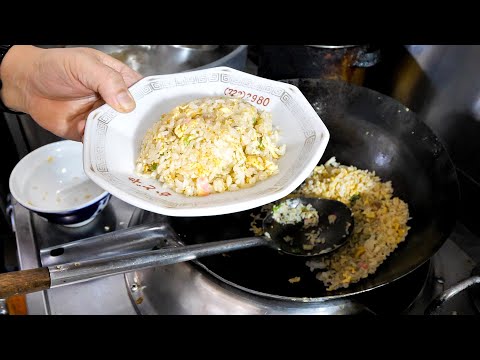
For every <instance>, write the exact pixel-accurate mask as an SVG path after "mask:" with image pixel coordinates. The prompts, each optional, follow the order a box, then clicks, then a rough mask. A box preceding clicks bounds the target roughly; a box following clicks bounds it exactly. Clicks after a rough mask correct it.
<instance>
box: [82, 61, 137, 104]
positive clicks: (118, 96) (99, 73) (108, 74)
mask: <svg viewBox="0 0 480 360" xmlns="http://www.w3.org/2000/svg"><path fill="white" fill-rule="evenodd" d="M94 64H95V65H94V66H93V67H91V68H89V69H87V70H88V72H87V74H89V75H87V76H86V77H85V78H84V79H85V82H86V84H85V85H86V86H87V87H89V88H90V89H92V90H93V91H95V92H97V93H99V94H100V96H101V97H102V98H103V100H104V101H105V102H106V103H107V104H108V105H110V106H111V107H113V108H114V109H115V110H117V111H119V112H130V111H132V110H133V109H135V100H134V99H133V97H132V95H131V94H130V92H129V91H128V86H127V84H126V83H125V80H124V79H123V76H122V75H121V74H120V73H119V72H118V71H116V70H114V69H113V68H111V67H109V66H107V65H105V64H103V63H101V62H94Z"/></svg>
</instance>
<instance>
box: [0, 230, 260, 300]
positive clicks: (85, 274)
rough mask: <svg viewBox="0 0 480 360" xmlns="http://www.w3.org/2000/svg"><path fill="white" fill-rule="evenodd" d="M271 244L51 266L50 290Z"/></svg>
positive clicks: (250, 242)
mask: <svg viewBox="0 0 480 360" xmlns="http://www.w3.org/2000/svg"><path fill="white" fill-rule="evenodd" d="M269 243H270V241H269V240H268V239H266V238H263V237H247V238H241V239H234V240H222V241H215V242H211V243H207V244H197V245H189V246H182V247H178V248H168V249H160V250H155V251H151V252H149V253H147V254H145V253H143V254H129V255H122V256H117V257H113V258H105V259H96V260H87V261H80V262H73V263H68V264H64V265H56V266H50V267H49V268H48V269H49V271H50V279H51V285H50V287H52V288H53V287H57V286H62V285H67V284H74V283H79V282H82V281H86V280H89V279H94V278H99V277H104V276H111V275H116V274H121V273H126V272H130V271H134V270H140V269H147V268H151V267H155V266H162V265H170V264H175V263H179V262H184V261H189V260H193V259H197V258H200V257H203V256H209V255H215V254H221V253H225V252H229V251H234V250H241V249H246V248H251V247H255V246H262V245H268V244H269ZM0 297H1V294H0Z"/></svg>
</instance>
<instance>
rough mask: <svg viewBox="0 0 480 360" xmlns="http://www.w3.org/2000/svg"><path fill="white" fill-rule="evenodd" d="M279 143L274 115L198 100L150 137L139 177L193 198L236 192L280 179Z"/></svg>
mask: <svg viewBox="0 0 480 360" xmlns="http://www.w3.org/2000/svg"><path fill="white" fill-rule="evenodd" d="M278 140H279V133H278V131H277V130H275V129H274V128H273V125H272V116H271V113H269V112H267V111H261V110H258V109H257V108H256V107H255V106H253V105H252V104H250V103H249V102H247V101H245V100H242V99H235V98H230V97H210V98H202V99H197V100H194V101H191V102H189V103H186V104H182V105H180V106H177V107H175V108H174V109H173V110H172V111H170V112H169V113H167V114H164V115H162V118H161V120H160V121H158V122H157V123H155V124H154V125H153V127H152V128H150V129H149V130H148V131H147V133H146V135H145V137H144V139H143V142H142V146H141V152H140V155H139V157H138V160H137V165H136V171H137V173H138V174H140V175H143V176H148V177H151V178H154V179H157V180H158V181H159V182H161V183H163V184H165V185H166V186H167V187H169V188H171V189H173V190H174V191H176V192H178V193H182V194H185V195H188V196H203V195H208V194H210V193H220V192H224V191H234V190H238V189H241V188H245V187H250V186H252V185H254V184H255V183H257V182H258V181H261V180H265V179H267V178H268V177H270V176H272V175H275V174H277V173H278V171H279V169H278V164H277V161H278V159H279V158H280V157H281V156H282V155H283V154H284V153H285V145H282V146H279V145H278V144H277V143H278Z"/></svg>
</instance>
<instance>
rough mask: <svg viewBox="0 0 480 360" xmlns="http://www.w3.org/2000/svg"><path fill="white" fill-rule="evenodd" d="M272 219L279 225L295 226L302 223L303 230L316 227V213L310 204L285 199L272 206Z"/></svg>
mask: <svg viewBox="0 0 480 360" xmlns="http://www.w3.org/2000/svg"><path fill="white" fill-rule="evenodd" d="M272 218H273V219H274V220H275V221H276V222H278V223H279V224H297V223H299V222H302V221H303V227H304V228H305V229H307V228H309V227H312V226H316V225H318V212H317V210H316V209H315V208H314V207H313V206H312V204H307V205H305V204H302V203H300V202H297V201H294V200H291V199H287V200H285V201H282V202H281V203H280V204H277V205H274V206H273V211H272Z"/></svg>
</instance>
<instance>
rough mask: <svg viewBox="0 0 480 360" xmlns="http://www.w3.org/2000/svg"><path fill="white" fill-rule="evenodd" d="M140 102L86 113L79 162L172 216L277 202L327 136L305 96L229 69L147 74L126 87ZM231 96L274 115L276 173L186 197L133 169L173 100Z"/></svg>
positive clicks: (114, 188)
mask: <svg viewBox="0 0 480 360" xmlns="http://www.w3.org/2000/svg"><path fill="white" fill-rule="evenodd" d="M130 91H131V93H132V95H133V97H134V98H135V100H136V102H137V107H136V109H135V110H134V111H133V112H131V113H128V114H122V113H119V112H116V111H115V110H113V109H112V108H111V107H110V106H108V105H103V106H101V107H100V108H98V109H96V110H94V111H93V112H92V113H90V115H89V116H88V120H87V126H86V129H85V136H84V153H83V162H84V170H85V172H86V174H87V175H88V176H89V177H90V178H91V179H92V180H93V181H94V182H95V183H97V184H98V185H99V186H101V187H102V188H104V189H105V190H107V191H108V192H110V193H111V194H113V195H114V196H116V197H118V198H119V199H121V200H123V201H125V202H127V203H130V204H132V205H134V206H137V207H139V208H142V209H145V210H147V211H151V212H155V213H159V214H164V215H169V216H210V215H220V214H228V213H233V212H239V211H243V210H247V209H252V208H255V207H258V206H262V205H264V204H267V203H269V202H272V201H275V200H278V199H280V198H282V197H284V196H286V195H288V194H289V193H291V192H292V191H293V190H295V188H297V187H298V186H299V185H300V184H301V183H302V182H303V181H304V180H305V179H306V178H307V177H308V176H309V175H310V173H311V171H312V170H313V169H314V167H315V166H316V165H317V163H318V162H319V161H320V158H321V157H322V155H323V153H324V151H325V149H326V147H327V143H328V141H329V139H330V134H329V132H328V130H327V128H326V126H325V124H324V123H323V122H322V120H321V119H320V117H319V116H318V115H317V113H316V112H315V110H314V109H313V108H312V106H311V105H310V103H309V102H308V101H307V99H305V97H304V96H303V94H302V93H301V92H300V90H298V88H296V87H295V86H292V85H290V84H286V83H282V82H279V81H273V80H268V79H264V78H261V77H258V76H254V75H251V74H247V73H244V72H241V71H238V70H234V69H230V68H227V67H217V68H212V69H206V70H199V71H192V72H186V73H179V74H170V75H160V76H150V77H146V78H144V79H142V80H140V81H139V82H138V83H136V84H135V85H133V86H132V87H131V88H130ZM222 95H226V96H235V97H241V98H243V99H245V100H247V101H250V102H251V103H252V104H253V105H255V106H256V107H258V108H259V109H262V110H267V111H270V112H271V113H272V122H273V125H274V126H276V127H278V129H279V132H280V141H279V144H286V153H285V155H284V156H282V157H281V158H280V160H279V163H278V165H279V173H278V174H277V175H274V176H272V177H270V178H268V179H267V180H264V181H260V182H258V183H256V184H255V185H254V186H253V187H250V188H245V189H241V190H238V191H233V192H224V193H216V194H211V195H208V196H204V197H188V196H185V195H182V194H178V193H175V192H174V191H173V190H169V189H167V188H164V187H163V186H162V184H160V183H159V182H158V181H156V180H154V179H148V178H143V177H140V176H138V175H136V173H135V160H136V158H137V156H138V154H139V152H140V147H141V143H142V140H143V137H144V135H145V133H146V131H147V129H148V128H150V127H151V126H152V125H153V124H154V123H155V122H156V121H158V120H159V119H160V117H161V115H162V114H164V113H167V112H169V111H170V110H172V109H173V108H174V107H175V106H177V105H180V104H181V103H185V102H187V101H191V100H194V99H197V98H201V97H206V96H222Z"/></svg>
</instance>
